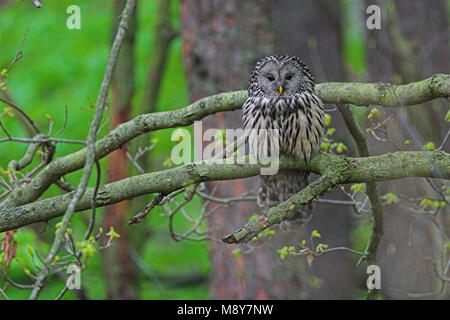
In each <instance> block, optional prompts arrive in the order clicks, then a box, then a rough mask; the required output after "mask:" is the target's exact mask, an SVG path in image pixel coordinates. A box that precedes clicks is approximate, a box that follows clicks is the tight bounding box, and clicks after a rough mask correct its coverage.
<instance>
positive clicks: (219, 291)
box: [181, 0, 354, 299]
mask: <svg viewBox="0 0 450 320" xmlns="http://www.w3.org/2000/svg"><path fill="white" fill-rule="evenodd" d="M271 3H272V2H270V1H254V0H253V1H245V2H243V1H238V0H233V1H218V0H213V1H202V0H185V1H182V6H181V23H182V36H183V41H184V43H183V56H184V62H185V66H186V73H187V78H188V85H189V89H190V96H191V100H197V99H199V98H201V97H204V96H207V95H211V94H214V93H218V92H224V91H227V90H236V89H243V88H246V85H247V81H248V77H249V73H250V71H251V69H252V68H253V66H254V63H255V62H256V61H257V60H259V59H260V58H262V57H263V56H265V55H268V54H276V53H280V54H282V53H291V54H296V55H298V56H299V57H301V58H303V59H304V60H305V61H306V62H307V63H308V64H310V65H312V67H313V68H312V69H313V72H314V73H315V74H316V75H318V77H317V78H318V79H319V80H325V79H326V78H329V80H341V79H343V74H344V72H342V67H341V66H342V60H341V59H342V58H341V56H340V51H341V50H340V46H341V43H340V42H341V40H340V28H339V10H337V13H336V14H334V13H333V10H329V11H327V12H328V14H329V16H328V15H327V16H322V15H321V8H322V7H321V6H322V5H325V3H322V2H321V4H320V5H317V4H316V2H314V1H307V2H306V3H305V2H304V1H302V3H301V4H299V3H296V2H295V1H284V2H280V3H277V5H276V6H274V7H271ZM300 6H301V7H300ZM292 7H294V8H295V9H294V10H293V9H292ZM329 18H331V20H330V19H329ZM272 22H273V24H272ZM336 24H337V26H338V29H336V30H335V29H334V28H335V27H336ZM319 25H320V26H321V28H319V27H317V26H319ZM322 27H323V29H322ZM322 37H324V38H325V39H326V40H325V41H322ZM313 38H314V39H313ZM275 42H276V43H277V45H278V47H279V48H280V50H279V51H277V52H275V51H274V47H275ZM329 42H330V43H331V46H332V49H329V48H326V49H324V50H323V51H321V50H322V49H321V48H322V47H326V45H327V44H329ZM308 44H309V46H308ZM339 121H340V120H338V122H337V123H339ZM211 127H214V128H219V129H224V128H236V127H242V125H241V121H240V112H234V113H227V114H217V115H215V116H214V118H209V119H205V121H203V128H204V129H206V128H211ZM258 185H259V181H258V180H255V179H246V180H238V181H234V182H219V183H218V184H217V185H215V186H216V187H217V190H218V191H217V192H216V193H215V195H216V196H219V197H231V196H239V195H241V194H242V193H244V192H248V191H250V190H255V189H256V188H255V187H257V186H258ZM209 189H210V190H212V189H214V186H210V188H209ZM327 211H328V210H327ZM327 211H325V208H324V207H319V206H318V207H317V208H316V210H315V212H314V214H313V216H314V218H313V220H312V221H311V222H309V226H308V227H307V228H306V229H307V231H306V232H305V231H301V230H302V229H305V228H299V227H298V226H297V225H296V223H295V222H294V223H292V225H291V228H290V232H288V233H285V232H283V231H282V230H281V229H280V228H276V229H275V231H276V234H275V236H274V237H273V238H271V239H270V240H269V241H264V245H263V246H262V247H260V248H257V249H254V250H253V251H252V252H250V253H249V254H244V255H242V256H240V257H239V258H238V259H234V258H233V256H232V254H231V252H232V251H233V250H234V249H235V247H234V246H231V245H224V244H222V243H217V242H210V248H211V261H212V267H211V269H212V271H211V277H210V280H211V290H210V291H211V297H212V298H220V299H242V298H247V299H260V298H272V299H295V298H311V297H329V298H344V297H352V295H353V289H354V286H351V285H349V283H350V279H351V278H352V270H353V269H354V268H349V262H350V261H351V260H350V257H348V256H345V254H342V253H338V254H336V255H331V254H330V255H329V257H321V258H319V259H317V261H314V262H313V268H312V269H313V270H312V271H311V270H309V268H308V267H307V265H306V263H305V261H304V258H288V259H285V260H283V261H282V260H281V259H280V257H279V254H278V253H277V250H278V249H281V248H282V247H284V246H292V245H294V246H297V248H298V244H299V242H300V241H301V240H302V239H307V238H308V236H309V234H308V232H309V233H310V232H311V229H312V228H321V230H323V232H324V233H325V234H326V236H327V238H326V240H330V241H329V243H333V244H334V243H336V244H339V245H345V244H347V243H348V228H349V226H350V220H349V216H348V212H345V211H344V210H342V211H341V210H340V212H338V213H336V212H333V214H328V213H329V212H327ZM260 213H261V209H260V208H258V207H257V206H256V205H255V204H254V203H249V202H241V203H239V204H235V205H233V206H230V207H225V208H221V209H219V210H217V211H215V213H214V214H213V215H211V217H210V218H209V220H208V223H209V228H210V230H211V235H212V236H213V237H215V238H220V237H221V236H223V235H225V234H227V233H229V232H231V231H234V230H235V229H236V228H237V227H239V226H241V225H242V224H243V223H245V222H246V221H247V219H248V218H249V217H250V216H251V215H253V214H260ZM327 221H328V222H327ZM300 232H301V233H300ZM322 258H323V260H322ZM319 260H321V261H319ZM327 263H331V264H335V265H333V266H332V267H331V266H330V267H326V264H327ZM322 278H323V279H322ZM333 278H334V279H333ZM332 279H333V280H334V281H333V280H332ZM323 280H325V281H323ZM319 287H321V289H319V290H317V289H318V288H319Z"/></svg>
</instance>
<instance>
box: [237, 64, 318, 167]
mask: <svg viewBox="0 0 450 320" xmlns="http://www.w3.org/2000/svg"><path fill="white" fill-rule="evenodd" d="M248 92H249V96H248V99H247V100H246V101H245V103H244V105H243V107H242V112H243V113H242V120H243V122H244V129H256V130H259V129H278V133H279V147H280V153H281V154H284V155H289V156H294V157H296V158H299V159H304V160H305V161H308V160H310V158H311V155H312V154H313V153H314V152H315V151H317V150H318V148H319V146H320V141H321V138H322V136H323V134H324V130H325V129H324V111H323V104H322V101H321V100H320V98H319V97H318V96H317V95H316V93H315V92H314V79H313V76H312V74H311V72H310V71H309V69H308V67H307V66H306V65H305V64H304V63H303V62H302V61H301V60H300V59H298V58H297V57H293V56H287V55H284V56H268V57H265V58H263V59H262V60H260V61H259V62H258V63H257V64H256V66H255V68H254V70H253V72H252V74H251V76H250V81H249V84H248ZM267 132H268V133H267V134H268V136H267V139H270V131H267ZM258 137H261V136H260V135H258ZM266 145H267V144H264V143H262V141H258V146H266Z"/></svg>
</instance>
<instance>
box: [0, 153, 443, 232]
mask: <svg viewBox="0 0 450 320" xmlns="http://www.w3.org/2000/svg"><path fill="white" fill-rule="evenodd" d="M343 159H345V161H343ZM247 160H248V159H247ZM242 162H244V161H242ZM344 162H345V164H346V165H345V166H344V165H343V164H344ZM338 168H339V170H340V172H338ZM260 169H261V167H260V166H259V165H257V164H249V163H248V161H246V162H245V164H239V163H238V164H218V163H217V161H208V160H207V161H202V162H196V163H190V164H186V165H183V166H180V167H176V168H172V169H167V170H162V171H156V172H150V173H146V174H141V175H137V176H132V177H129V178H126V179H122V180H119V181H116V182H113V183H109V184H106V185H102V186H100V188H99V190H98V195H97V201H96V206H97V207H102V206H106V205H109V204H112V203H116V202H120V201H123V200H127V199H131V198H134V197H136V196H140V195H144V194H150V193H164V194H169V193H170V192H173V191H175V190H178V189H180V188H183V187H185V186H187V185H191V184H195V183H200V182H206V181H217V180H231V179H240V178H246V177H251V176H256V175H259V174H260ZM280 169H299V170H307V171H311V172H314V173H317V174H320V175H322V176H324V177H325V178H324V179H325V181H328V180H326V179H331V180H330V181H331V182H332V184H328V187H330V186H332V185H335V184H342V183H361V182H373V181H384V180H394V179H400V178H406V177H429V178H443V179H450V154H448V153H446V152H443V151H402V152H394V153H389V154H385V155H381V156H374V157H364V158H343V157H340V156H336V155H332V154H329V153H320V154H318V155H317V156H315V157H314V158H313V159H312V160H311V162H310V163H309V164H308V165H307V166H305V165H304V164H303V163H300V162H296V163H294V162H293V161H292V160H288V159H281V161H280ZM330 169H332V170H333V173H332V174H330V172H329V171H330ZM330 175H334V176H335V177H334V176H333V177H330ZM336 177H338V178H339V179H337V178H336ZM343 177H344V178H343ZM324 179H322V180H324ZM322 180H321V181H322ZM325 186H326V185H325ZM318 188H319V190H322V189H321V188H323V187H322V186H320V187H318ZM326 189H327V188H325V189H323V191H325V190H326ZM308 190H310V191H305V192H307V194H308V201H309V200H310V199H309V197H311V196H313V197H312V198H311V199H313V198H314V197H315V196H317V195H318V194H319V193H317V194H314V195H313V194H312V193H311V188H310V189H308ZM314 190H316V189H314ZM93 192H94V190H93V188H88V189H87V190H86V192H85V194H84V196H83V197H82V198H81V199H80V200H79V201H78V203H77V205H76V207H75V209H74V210H75V212H78V211H83V210H86V209H89V208H91V206H92V196H93ZM300 193H301V194H302V195H301V196H300V197H301V198H299V199H300V200H301V199H306V198H303V197H304V196H305V195H304V194H303V193H302V192H300ZM72 196H73V193H68V194H64V195H62V196H57V197H53V198H49V199H44V200H40V201H36V202H33V203H30V204H26V205H23V206H20V207H15V208H4V209H0V232H3V231H7V230H13V229H17V228H19V227H23V226H26V225H29V224H31V223H35V222H41V221H47V220H49V219H52V218H55V217H59V216H61V215H63V214H64V212H65V210H66V208H67V206H68V204H69V202H70V199H71V198H72ZM300 200H298V201H300ZM288 201H289V200H288ZM280 205H281V204H280ZM274 208H278V209H274ZM274 208H271V209H270V210H276V212H278V213H279V214H280V219H281V218H286V217H288V216H289V215H290V212H291V211H293V212H294V211H295V208H294V209H293V210H291V211H289V210H284V209H283V210H284V211H283V210H280V207H279V206H277V207H274ZM281 208H284V207H283V206H282V207H281ZM274 212H275V211H274ZM277 221H278V220H277ZM273 223H277V222H273ZM273 223H272V224H273Z"/></svg>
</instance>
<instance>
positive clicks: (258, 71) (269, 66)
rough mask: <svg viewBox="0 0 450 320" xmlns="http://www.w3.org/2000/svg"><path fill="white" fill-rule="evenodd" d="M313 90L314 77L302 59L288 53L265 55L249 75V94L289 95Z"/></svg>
mask: <svg viewBox="0 0 450 320" xmlns="http://www.w3.org/2000/svg"><path fill="white" fill-rule="evenodd" d="M307 90H310V91H312V90H314V78H313V75H312V74H311V71H310V70H309V69H308V67H307V66H306V65H305V64H304V63H303V61H302V60H300V59H299V58H297V57H295V56H290V55H274V56H267V57H265V58H262V59H261V60H259V61H258V62H257V63H256V65H255V68H254V69H253V71H252V73H251V75H250V81H249V83H248V91H249V95H250V96H264V97H289V96H292V95H294V94H296V93H301V92H302V91H307Z"/></svg>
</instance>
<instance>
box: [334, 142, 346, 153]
mask: <svg viewBox="0 0 450 320" xmlns="http://www.w3.org/2000/svg"><path fill="white" fill-rule="evenodd" d="M345 150H347V146H346V145H345V144H343V143H342V142H339V143H338V144H337V148H336V151H337V152H338V153H342V152H343V151H345Z"/></svg>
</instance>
